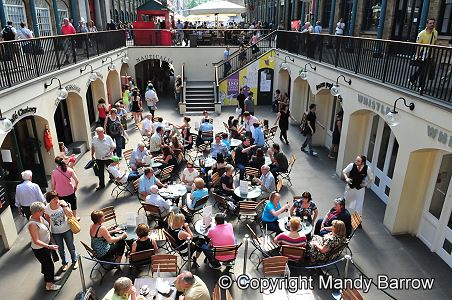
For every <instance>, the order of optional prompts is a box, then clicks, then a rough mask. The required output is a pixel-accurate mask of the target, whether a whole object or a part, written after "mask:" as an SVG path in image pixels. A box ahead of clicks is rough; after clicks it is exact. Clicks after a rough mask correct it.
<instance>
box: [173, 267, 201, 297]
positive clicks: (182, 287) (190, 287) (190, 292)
mask: <svg viewBox="0 0 452 300" xmlns="http://www.w3.org/2000/svg"><path fill="white" fill-rule="evenodd" d="M174 285H175V286H176V289H177V290H178V292H180V293H182V296H180V297H179V300H210V293H209V290H208V289H207V286H206V284H205V283H204V282H203V281H202V280H201V278H199V277H198V276H196V275H193V274H192V273H191V272H189V271H182V272H181V273H180V274H179V275H178V276H177V278H176V281H175V282H174Z"/></svg>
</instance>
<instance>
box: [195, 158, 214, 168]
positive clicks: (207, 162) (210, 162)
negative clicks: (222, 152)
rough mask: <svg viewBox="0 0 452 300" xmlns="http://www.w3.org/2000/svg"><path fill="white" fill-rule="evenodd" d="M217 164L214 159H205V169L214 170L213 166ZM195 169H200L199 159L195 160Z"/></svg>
mask: <svg viewBox="0 0 452 300" xmlns="http://www.w3.org/2000/svg"><path fill="white" fill-rule="evenodd" d="M216 162H217V161H216V160H215V158H213V157H207V158H204V167H205V168H212V166H213V164H214V163H216ZM195 167H198V168H199V167H200V165H199V159H197V160H195Z"/></svg>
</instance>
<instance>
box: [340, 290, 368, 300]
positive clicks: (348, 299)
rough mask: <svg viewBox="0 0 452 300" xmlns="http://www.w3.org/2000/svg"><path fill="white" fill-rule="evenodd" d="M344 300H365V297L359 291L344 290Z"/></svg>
mask: <svg viewBox="0 0 452 300" xmlns="http://www.w3.org/2000/svg"><path fill="white" fill-rule="evenodd" d="M341 299H343V300H364V298H363V296H362V295H361V293H360V292H359V291H358V290H357V289H350V288H346V289H344V290H342V298H341Z"/></svg>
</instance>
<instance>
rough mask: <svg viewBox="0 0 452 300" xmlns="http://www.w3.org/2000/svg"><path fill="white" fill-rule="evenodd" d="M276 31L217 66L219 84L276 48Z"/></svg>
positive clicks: (216, 72)
mask: <svg viewBox="0 0 452 300" xmlns="http://www.w3.org/2000/svg"><path fill="white" fill-rule="evenodd" d="M275 37H276V31H274V32H272V33H270V34H267V35H266V36H264V37H263V38H261V39H260V40H258V41H257V43H256V44H254V45H251V46H248V48H245V50H244V51H236V52H234V54H233V55H231V56H230V57H229V60H227V61H221V62H219V63H217V64H216V65H215V69H216V70H215V74H216V79H217V85H218V83H219V82H220V81H221V80H223V79H224V78H226V77H228V76H229V75H231V74H232V73H234V72H236V71H237V70H239V69H241V68H243V67H244V66H246V65H247V64H248V63H250V62H252V61H253V60H255V59H256V58H257V57H259V56H260V55H262V54H264V53H265V52H267V51H269V50H271V49H273V48H275V46H276V44H275Z"/></svg>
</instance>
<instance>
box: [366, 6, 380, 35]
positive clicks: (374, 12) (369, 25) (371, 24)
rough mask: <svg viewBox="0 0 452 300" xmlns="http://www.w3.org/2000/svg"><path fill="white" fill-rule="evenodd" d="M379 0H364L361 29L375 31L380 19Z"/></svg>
mask: <svg viewBox="0 0 452 300" xmlns="http://www.w3.org/2000/svg"><path fill="white" fill-rule="evenodd" d="M380 13H381V0H366V2H365V5H364V11H363V23H362V24H363V25H362V28H361V29H362V30H363V31H377V28H378V21H379V20H380Z"/></svg>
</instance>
